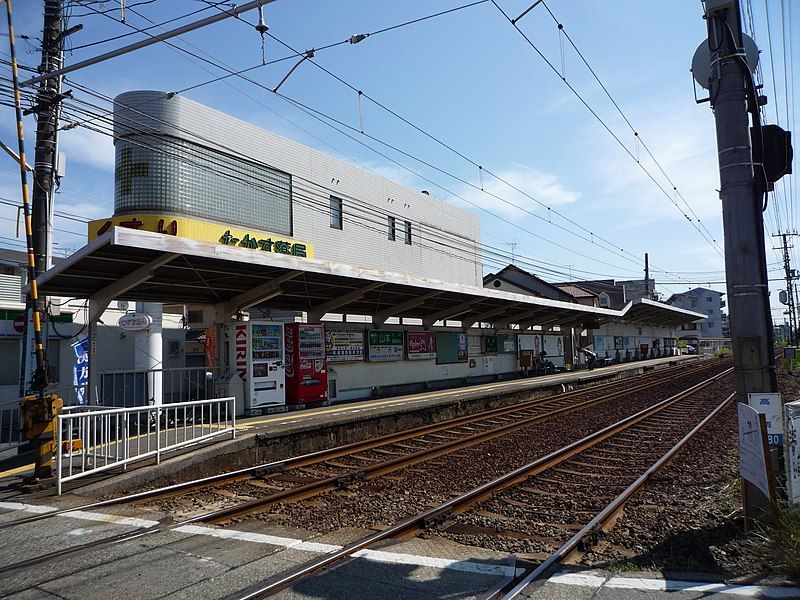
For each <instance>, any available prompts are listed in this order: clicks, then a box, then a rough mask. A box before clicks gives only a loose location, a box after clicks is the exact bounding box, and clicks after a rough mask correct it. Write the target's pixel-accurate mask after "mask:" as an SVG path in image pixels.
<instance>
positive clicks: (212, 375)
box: [92, 367, 221, 408]
mask: <svg viewBox="0 0 800 600" xmlns="http://www.w3.org/2000/svg"><path fill="white" fill-rule="evenodd" d="M220 373H221V369H220V367H176V368H166V369H147V370H132V371H131V370H127V371H104V372H102V373H100V376H99V378H98V379H99V384H100V385H99V388H96V391H95V390H93V391H95V395H94V396H93V397H92V402H93V403H96V404H99V405H102V406H107V407H110V406H117V407H120V408H122V407H130V406H147V405H148V404H152V399H153V395H154V394H153V389H154V386H155V380H156V379H159V380H160V387H161V395H162V398H163V403H164V404H167V403H172V402H187V401H193V400H207V399H209V398H212V397H213V396H214V380H215V379H217V378H218V376H219V375H220Z"/></svg>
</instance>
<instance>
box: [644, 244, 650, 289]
mask: <svg viewBox="0 0 800 600" xmlns="http://www.w3.org/2000/svg"><path fill="white" fill-rule="evenodd" d="M644 297H645V298H647V299H648V300H650V262H649V257H648V256H647V252H645V253H644Z"/></svg>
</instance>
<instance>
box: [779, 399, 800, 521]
mask: <svg viewBox="0 0 800 600" xmlns="http://www.w3.org/2000/svg"><path fill="white" fill-rule="evenodd" d="M783 410H784V414H785V416H786V422H785V425H786V438H785V440H786V442H785V444H784V453H785V456H786V488H787V497H788V501H789V506H795V505H798V504H800V401H797V402H787V403H786V404H785V405H784V407H783Z"/></svg>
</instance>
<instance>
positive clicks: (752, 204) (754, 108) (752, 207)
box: [705, 0, 778, 521]
mask: <svg viewBox="0 0 800 600" xmlns="http://www.w3.org/2000/svg"><path fill="white" fill-rule="evenodd" d="M705 8H706V20H707V22H708V48H709V51H710V65H709V81H708V83H709V91H710V96H709V99H710V101H711V108H712V109H713V111H714V121H715V124H716V130H717V150H718V152H717V155H718V159H719V179H720V199H721V200H722V224H723V230H724V233H725V279H726V282H727V290H728V299H729V302H730V310H729V318H730V326H731V338H732V348H733V366H734V380H735V384H736V400H737V401H738V402H741V403H743V404H747V400H748V397H747V394H748V393H751V392H753V393H771V392H776V391H777V390H778V381H777V377H776V373H775V354H774V352H775V344H774V339H773V338H774V330H773V328H772V314H771V312H770V306H769V288H768V281H767V257H766V249H765V245H764V221H763V214H762V206H763V202H764V197H765V194H766V193H767V181H766V175H765V169H764V159H763V158H762V157H759V159H758V161H755V160H754V157H753V150H752V146H751V142H750V118H749V115H748V113H752V115H753V125H754V130H755V132H756V133H755V135H761V130H760V129H761V122H760V115H759V112H758V111H759V98H758V92H757V90H756V86H755V83H754V80H753V77H752V72H751V69H750V67H749V65H748V64H747V61H746V60H745V52H744V44H743V41H742V28H741V12H740V7H739V0H705ZM762 151H763V149H762ZM755 162H758V163H760V164H758V165H756V164H754V163H755ZM774 460H775V458H774V457H773V461H774ZM742 484H743V486H744V488H743V492H744V502H745V514H746V515H749V516H750V518H753V517H756V515H758V516H757V517H756V518H758V520H762V519H763V520H766V521H769V520H770V515H772V503H771V500H770V498H768V497H766V496H765V495H764V494H763V493H762V492H761V491H760V490H759V489H758V488H757V487H756V486H755V485H753V484H752V483H750V482H748V481H746V480H743V481H742Z"/></svg>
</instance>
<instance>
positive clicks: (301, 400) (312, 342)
mask: <svg viewBox="0 0 800 600" xmlns="http://www.w3.org/2000/svg"><path fill="white" fill-rule="evenodd" d="M284 335H285V342H286V343H285V354H286V403H287V404H306V403H309V402H322V401H324V400H327V399H328V368H327V364H326V362H325V326H324V325H308V324H305V323H287V324H286V329H285V334H284Z"/></svg>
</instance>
